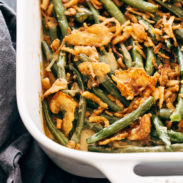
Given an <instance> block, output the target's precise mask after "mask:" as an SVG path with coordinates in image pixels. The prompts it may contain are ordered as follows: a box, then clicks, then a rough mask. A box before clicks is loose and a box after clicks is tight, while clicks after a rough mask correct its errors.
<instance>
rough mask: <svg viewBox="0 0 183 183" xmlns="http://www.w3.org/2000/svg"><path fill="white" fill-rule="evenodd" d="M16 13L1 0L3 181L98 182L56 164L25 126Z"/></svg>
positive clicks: (0, 153)
mask: <svg viewBox="0 0 183 183" xmlns="http://www.w3.org/2000/svg"><path fill="white" fill-rule="evenodd" d="M15 49H16V16H15V14H14V13H13V12H12V11H11V10H10V9H9V8H8V7H7V6H6V5H5V4H4V3H2V2H1V1H0V183H4V182H7V183H41V182H44V183H57V182H59V183H60V182H62V183H64V182H72V183H82V182H83V183H85V182H87V183H90V182H92V183H99V182H106V180H103V181H102V180H93V179H86V178H80V177H76V176H73V175H70V174H68V173H66V172H64V171H63V170H61V169H59V168H58V167H57V166H55V165H54V164H53V163H52V162H51V161H50V160H49V159H48V158H47V156H46V155H45V154H44V153H43V151H42V150H41V149H40V148H39V146H38V144H37V143H36V142H35V141H34V140H33V139H32V137H31V136H30V135H29V133H28V132H27V131H26V129H25V128H24V126H23V124H22V122H21V119H20V117H19V114H18V110H17V105H16V89H15V88H16V87H15V85H16V74H15V73H16V72H15V71H16V67H15V64H16V54H15Z"/></svg>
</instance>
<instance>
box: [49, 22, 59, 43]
mask: <svg viewBox="0 0 183 183" xmlns="http://www.w3.org/2000/svg"><path fill="white" fill-rule="evenodd" d="M49 35H50V40H51V42H52V41H53V40H55V39H57V38H58V33H57V25H51V26H50V27H49Z"/></svg>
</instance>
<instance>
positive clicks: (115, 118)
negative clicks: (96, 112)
mask: <svg viewBox="0 0 183 183" xmlns="http://www.w3.org/2000/svg"><path fill="white" fill-rule="evenodd" d="M101 116H103V117H105V118H106V119H108V120H109V123H110V124H112V123H114V122H116V121H118V120H120V118H117V117H115V116H109V115H107V114H105V113H103V114H101Z"/></svg>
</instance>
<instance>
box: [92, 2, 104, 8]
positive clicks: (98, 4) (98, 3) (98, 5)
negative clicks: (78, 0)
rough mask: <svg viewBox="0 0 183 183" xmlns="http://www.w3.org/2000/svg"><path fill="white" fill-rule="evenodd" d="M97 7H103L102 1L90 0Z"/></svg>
mask: <svg viewBox="0 0 183 183" xmlns="http://www.w3.org/2000/svg"><path fill="white" fill-rule="evenodd" d="M90 1H91V3H92V4H93V6H94V7H95V8H96V9H102V3H101V2H100V1H99V0H90Z"/></svg>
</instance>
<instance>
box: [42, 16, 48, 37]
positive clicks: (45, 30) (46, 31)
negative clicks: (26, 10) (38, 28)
mask: <svg viewBox="0 0 183 183" xmlns="http://www.w3.org/2000/svg"><path fill="white" fill-rule="evenodd" d="M42 29H43V34H44V35H48V30H47V28H46V21H45V18H43V17H42Z"/></svg>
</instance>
